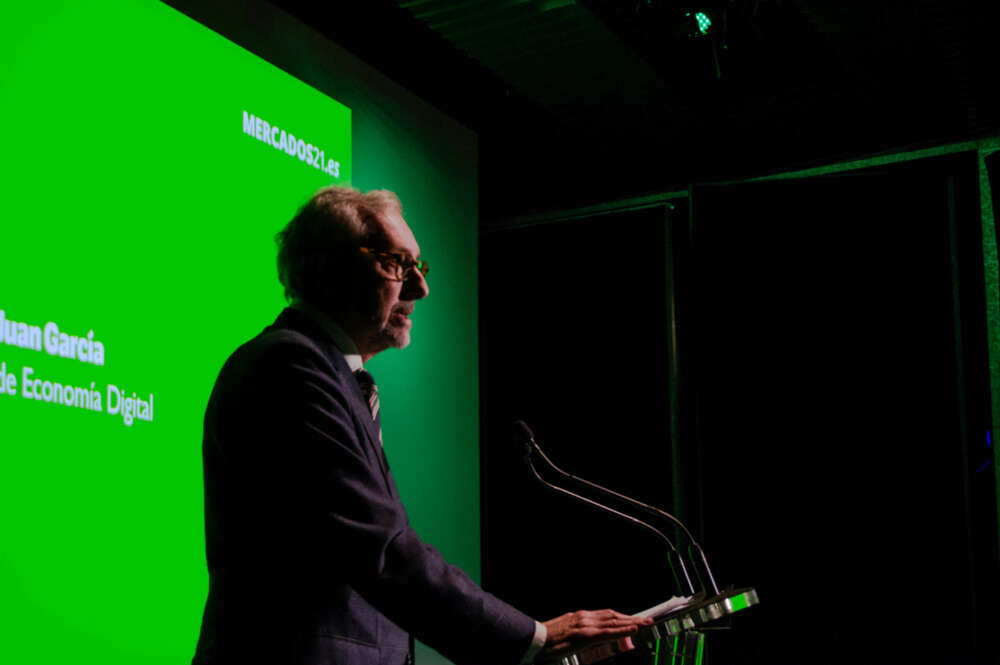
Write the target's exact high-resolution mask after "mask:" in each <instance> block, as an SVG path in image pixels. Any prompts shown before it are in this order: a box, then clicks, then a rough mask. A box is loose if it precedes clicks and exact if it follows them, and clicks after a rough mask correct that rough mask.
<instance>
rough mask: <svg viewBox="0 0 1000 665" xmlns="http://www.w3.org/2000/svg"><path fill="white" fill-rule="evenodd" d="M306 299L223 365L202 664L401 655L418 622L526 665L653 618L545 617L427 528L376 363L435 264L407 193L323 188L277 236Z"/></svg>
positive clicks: (467, 650)
mask: <svg viewBox="0 0 1000 665" xmlns="http://www.w3.org/2000/svg"><path fill="white" fill-rule="evenodd" d="M277 242H278V245H279V251H278V273H279V277H280V279H281V282H282V284H283V285H284V287H285V293H286V296H287V297H288V298H289V299H290V300H291V302H292V304H291V307H289V308H288V309H286V310H285V311H283V312H282V313H281V315H280V316H279V317H278V319H277V320H276V321H275V322H274V324H273V325H271V326H270V327H268V328H266V329H265V330H264V331H263V332H262V333H261V334H260V335H258V336H257V337H256V338H254V339H253V340H251V341H250V342H248V343H246V344H244V345H243V346H242V347H240V348H239V349H237V351H236V352H235V353H234V354H233V355H232V356H231V357H230V358H229V360H228V361H227V362H226V364H225V366H224V367H223V369H222V371H221V373H220V375H219V378H218V380H217V381H216V384H215V388H214V390H213V392H212V396H211V399H210V400H209V404H208V409H207V412H206V415H205V436H204V449H203V454H204V465H205V521H206V547H207V559H208V569H209V594H208V600H207V603H206V607H205V615H204V619H203V623H202V629H201V636H200V639H199V641H198V648H197V652H196V654H195V658H194V662H195V663H196V664H197V665H208V664H212V665H215V664H218V663H240V664H247V663H269V664H273V665H286V664H287V665H300V664H301V665H306V664H309V665H326V664H331V665H333V664H336V665H369V664H372V665H374V664H380V665H382V664H384V665H401V664H402V663H405V662H407V660H408V656H409V644H410V640H409V636H408V634H407V632H408V631H409V632H412V633H413V634H414V635H415V636H416V637H417V638H418V639H420V640H422V641H424V642H426V643H428V644H430V645H431V646H433V647H435V648H436V649H438V650H439V651H440V652H441V653H443V654H444V655H445V656H447V657H448V658H450V659H452V660H454V661H455V662H456V663H495V664H496V665H518V663H524V662H530V661H531V660H532V659H534V658H535V657H536V656H538V655H539V651H540V650H541V657H544V656H545V655H550V654H552V653H557V652H558V651H560V650H564V649H567V648H570V647H573V646H578V645H581V644H583V643H586V642H588V641H600V640H609V639H616V638H623V637H624V636H627V635H628V634H630V633H632V632H634V631H635V630H636V629H637V627H638V626H639V625H643V624H646V623H648V621H647V620H639V619H635V618H632V617H628V616H625V615H622V614H618V613H617V612H613V611H611V610H601V611H598V612H575V613H571V614H567V615H564V616H562V617H558V618H556V619H553V620H551V621H548V622H546V623H544V624H542V623H538V622H536V621H535V620H534V619H532V618H530V617H528V616H527V615H525V614H523V613H522V612H519V611H518V610H516V609H514V608H513V607H511V606H510V605H507V604H506V603H504V602H503V601H501V600H499V599H498V598H496V597H494V596H492V595H491V594H489V593H487V592H485V591H483V590H482V589H480V588H479V587H478V586H476V585H475V584H474V583H473V582H472V580H471V579H469V578H468V576H466V575H465V573H463V572H462V571H461V570H460V569H458V568H456V567H454V566H451V565H449V564H448V563H446V562H445V561H444V559H443V558H442V557H441V554H440V553H439V552H438V551H437V550H435V549H434V548H433V547H431V546H429V545H427V544H425V543H423V542H422V541H421V540H420V539H419V537H418V536H417V535H416V533H415V532H414V531H413V529H412V528H410V526H409V523H408V520H407V517H406V512H405V510H404V508H403V505H402V503H401V502H400V499H399V495H398V493H397V491H396V486H395V483H394V482H393V478H392V475H391V474H390V473H389V468H388V464H387V462H386V459H385V456H384V453H383V451H382V446H381V428H380V418H379V414H378V397H377V391H376V389H375V388H374V383H373V381H372V379H371V376H370V375H368V374H367V373H366V372H364V370H363V365H364V363H365V362H366V361H368V360H369V359H370V358H371V357H372V356H374V355H375V354H377V353H380V352H381V351H384V350H385V349H388V348H402V347H405V346H406V345H407V344H408V343H409V341H410V328H411V326H412V323H411V321H410V318H409V317H410V314H411V313H412V312H413V308H414V305H415V303H416V301H417V300H421V299H422V298H425V297H426V296H427V295H428V293H429V289H428V286H427V282H426V280H425V275H426V272H427V266H426V264H425V263H424V262H422V261H421V260H420V258H419V257H420V248H419V247H418V245H417V242H416V239H415V238H414V236H413V233H412V232H411V231H410V229H409V227H408V226H407V224H406V222H405V221H404V220H403V216H402V209H401V207H400V204H399V200H398V199H397V198H396V197H395V195H394V194H392V193H391V192H386V191H375V192H369V193H367V194H361V193H360V192H358V191H357V190H354V189H350V188H342V187H328V188H325V189H322V190H320V191H319V192H317V193H316V194H315V195H314V196H313V197H312V199H310V201H309V202H308V203H306V205H305V206H303V208H302V209H301V210H300V211H299V213H298V214H297V215H296V216H295V218H293V219H292V221H291V222H290V223H289V224H288V226H287V227H286V228H285V229H284V230H283V231H282V232H281V233H279V234H278V236H277Z"/></svg>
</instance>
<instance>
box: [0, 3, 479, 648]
mask: <svg viewBox="0 0 1000 665" xmlns="http://www.w3.org/2000/svg"><path fill="white" fill-rule="evenodd" d="M174 4H175V6H177V7H181V5H182V4H183V3H174ZM198 4H201V3H191V5H192V6H191V7H189V8H187V9H186V10H185V11H187V12H188V13H189V14H192V15H193V14H195V13H197V12H199V11H201V12H208V14H209V15H206V16H198V19H199V20H200V21H201V22H198V21H196V20H194V19H192V18H191V17H189V16H188V15H185V14H184V13H182V12H181V11H179V10H178V9H176V8H174V7H171V6H168V5H166V4H162V3H159V2H153V1H151V0H120V1H115V2H50V3H45V5H44V11H43V10H41V9H38V8H35V7H34V6H32V5H31V4H30V3H20V4H16V5H14V6H11V7H7V8H6V16H5V21H4V22H3V24H2V26H0V61H2V67H0V123H2V126H3V127H4V128H5V129H6V131H5V141H4V143H5V147H4V155H5V159H4V178H3V180H2V184H0V190H2V194H3V200H4V206H3V213H2V215H3V216H2V219H3V222H2V240H0V247H2V249H3V251H2V254H0V265H2V267H3V270H2V273H0V274H2V275H3V277H0V432H2V434H0V502H2V505H3V508H2V513H0V514H2V518H0V625H2V626H3V627H2V629H0V634H3V635H4V637H3V638H0V662H2V663H64V662H74V663H101V664H104V665H107V664H111V663H130V664H132V663H139V662H141V663H150V664H151V663H184V662H189V661H190V658H191V655H192V654H193V649H194V644H195V640H196V637H197V630H198V626H199V623H200V618H201V616H200V615H201V610H202V604H203V602H204V597H205V593H206V584H207V574H206V571H205V564H204V551H203V548H204V541H203V524H202V486H201V423H202V416H203V413H204V407H205V403H206V401H207V398H208V394H209V392H210V390H211V385H212V382H213V381H214V378H215V375H216V373H217V372H218V369H219V368H220V367H221V365H222V362H223V361H224V360H225V358H226V357H227V356H228V354H229V353H230V352H231V351H232V350H233V349H234V348H235V347H236V346H237V345H238V344H240V343H242V342H243V341H245V340H246V339H248V338H250V337H252V336H253V335H255V334H256V333H257V332H259V331H260V329H261V328H263V327H264V326H265V325H267V324H268V323H270V322H271V321H272V320H273V319H274V317H275V316H276V315H277V314H278V312H279V311H280V309H281V308H282V306H283V304H284V301H283V299H282V295H281V289H280V286H279V284H278V282H277V279H276V276H275V269H274V243H273V236H274V233H275V232H276V231H277V230H278V229H280V228H281V227H282V226H283V225H284V223H285V222H286V221H287V220H288V219H289V218H290V217H291V215H292V214H293V213H294V211H295V209H296V208H297V207H298V206H299V205H300V204H301V203H302V202H304V200H305V199H306V198H307V197H308V196H309V195H310V194H311V193H312V192H313V191H315V190H316V189H317V188H319V187H321V186H324V185H326V184H331V183H340V184H352V183H353V184H354V185H355V186H359V187H361V188H362V189H371V188H381V187H386V188H390V189H394V190H395V191H397V192H398V193H399V194H400V197H401V198H402V200H403V204H404V212H405V214H406V216H407V219H408V220H409V221H410V223H411V226H412V227H413V228H414V231H415V233H416V234H417V237H418V240H419V241H420V242H421V246H422V249H423V251H424V255H425V256H426V257H427V258H428V259H430V260H431V261H432V262H433V263H434V267H435V270H434V273H435V274H432V276H431V277H432V280H433V279H434V278H435V277H438V278H439V279H441V280H442V281H443V282H445V283H444V284H443V285H442V286H441V288H438V287H437V283H436V282H433V281H432V288H431V290H432V292H434V293H432V296H431V298H430V299H429V300H428V301H426V303H419V304H418V307H417V310H416V313H415V315H414V317H413V318H414V334H413V339H414V342H413V344H412V345H411V348H410V349H407V350H406V351H402V352H398V351H393V352H389V353H387V354H383V356H382V357H379V358H377V359H376V360H374V361H373V362H372V363H371V367H372V371H373V373H374V374H375V375H376V377H377V378H378V380H379V384H380V392H381V394H382V395H383V403H384V409H385V411H384V413H385V415H384V418H385V420H386V426H385V436H386V449H387V451H388V453H389V455H390V459H391V460H392V461H393V469H394V471H395V473H396V475H397V480H398V483H399V485H400V490H401V492H402V494H403V498H404V500H405V501H406V502H407V505H408V507H409V509H410V513H411V519H412V521H413V523H414V526H415V527H416V528H417V530H418V531H419V532H420V533H421V534H422V535H424V537H425V538H426V539H428V540H429V541H431V542H433V543H435V544H436V545H438V546H439V547H440V548H441V549H442V551H444V553H445V555H446V556H448V557H449V559H451V560H452V561H454V562H455V563H458V564H459V565H462V566H463V567H464V568H465V569H466V570H467V571H468V572H469V573H470V574H471V575H473V576H474V577H476V576H478V573H479V564H478V561H479V535H478V498H479V495H478V424H477V415H476V409H477V402H478V396H477V392H476V391H477V387H476V386H477V381H478V376H477V369H476V352H477V349H476V342H475V339H476V327H475V321H476V306H475V289H476V281H475V269H476V264H475V253H476V250H475V248H476V244H475V243H476V240H475V214H476V194H475V138H474V136H473V135H472V134H471V133H470V132H468V131H467V130H465V129H463V128H461V127H460V126H458V125H456V124H455V123H454V122H453V121H451V120H449V119H448V118H446V117H445V116H443V115H441V114H439V113H438V112H436V111H435V110H433V109H431V108H429V107H427V106H426V105H425V104H423V103H422V102H420V100H417V99H416V98H414V97H412V96H411V95H409V94H408V93H407V92H406V91H404V90H402V89H400V88H398V87H396V86H395V85H394V84H392V83H391V82H389V81H387V80H386V79H384V78H383V77H381V76H379V75H378V74H377V73H375V72H374V71H372V70H370V69H368V68H367V67H366V66H365V65H364V64H363V63H360V62H358V61H357V60H355V59H353V58H352V57H351V56H349V55H348V54H346V53H344V52H343V51H341V50H340V49H339V48H337V47H336V46H335V45H332V44H329V43H328V42H325V41H323V40H322V39H320V38H319V37H318V36H316V35H315V34H313V33H312V32H310V31H309V30H308V29H307V28H305V27H304V26H302V25H300V24H298V23H296V22H295V21H293V20H292V19H290V18H289V17H287V16H285V15H284V14H281V13H280V12H278V11H277V10H275V9H274V8H271V7H269V6H267V5H264V4H263V3H261V4H260V5H257V6H255V5H253V4H252V3H250V4H246V3H244V4H242V5H240V6H241V7H243V9H244V12H242V13H241V12H233V11H230V10H227V9H226V8H225V7H222V8H219V7H215V8H212V7H197V6H196V5H198ZM212 11H216V12H218V14H219V16H218V17H214V18H213V17H212V16H211V15H210V13H211V12H212ZM251 15H252V16H253V17H254V18H253V19H250V18H248V17H250V16H251ZM255 21H256V23H255ZM262 24H266V25H267V26H269V29H270V30H271V31H273V32H272V34H269V35H267V36H263V37H262V36H261V32H260V30H259V26H260V25H262ZM206 25H208V26H211V29H210V28H209V27H206ZM220 33H222V34H227V36H229V37H230V38H231V39H233V40H234V41H230V40H229V39H227V38H224V37H223V36H221V34H220ZM235 42H240V43H241V44H243V46H240V45H237V43H235ZM244 46H246V47H247V48H244ZM248 48H249V49H250V50H247V49H248ZM251 51H254V52H255V53H259V54H261V55H263V56H264V57H267V59H268V60H270V61H271V62H268V60H265V59H263V58H262V57H259V56H258V55H255V54H254V52H251ZM271 63H278V64H280V68H279V66H276V64H271ZM288 72H294V74H295V75H294V76H293V75H291V74H290V73H288ZM303 81H308V84H307V83H305V82H303ZM352 155H353V159H352ZM422 305H426V306H422ZM431 375H432V376H434V383H433V384H430V383H428V382H426V378H425V377H427V376H431ZM414 385H425V387H424V388H423V389H421V390H420V391H417V392H414V391H413V389H412V386H414ZM456 414H460V415H459V416H457V417H456ZM434 660H436V657H435V655H434V654H431V653H426V654H425V658H424V661H423V662H428V661H431V662H433V661H434Z"/></svg>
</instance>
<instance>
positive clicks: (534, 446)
mask: <svg viewBox="0 0 1000 665" xmlns="http://www.w3.org/2000/svg"><path fill="white" fill-rule="evenodd" d="M514 429H515V433H516V436H517V438H518V439H519V440H520V441H521V442H522V443H523V444H524V448H525V456H524V461H525V462H526V463H527V464H528V466H529V467H530V468H531V472H532V473H533V474H534V476H535V478H537V479H538V480H539V482H541V483H542V484H543V485H545V486H546V487H549V488H551V489H553V490H556V491H557V492H561V493H563V494H567V495H569V496H572V497H574V498H576V499H578V500H580V501H582V502H584V503H587V504H590V505H592V506H595V507H597V508H600V509H602V510H604V511H606V512H609V513H612V514H614V515H618V516H619V517H622V518H624V519H626V520H628V521H630V522H632V523H634V524H639V525H641V526H643V527H645V528H647V529H649V530H650V531H652V532H653V533H655V534H657V535H658V536H659V537H660V538H661V539H662V540H663V541H664V542H665V543H667V546H668V547H669V548H670V550H671V551H672V552H673V553H674V555H675V556H676V557H677V561H678V563H679V564H680V568H681V571H682V572H683V573H684V578H685V581H686V582H687V587H688V589H690V592H691V595H694V593H695V591H694V587H693V585H692V584H691V578H690V577H689V576H688V572H687V568H686V566H685V565H684V558H683V557H682V556H681V555H680V553H679V552H678V551H677V548H676V547H674V544H673V542H671V541H670V539H669V538H667V537H666V535H664V534H663V533H662V532H661V531H660V530H659V529H657V528H655V527H653V526H652V525H650V524H648V523H646V522H644V521H642V520H640V519H638V518H636V517H633V516H632V515H628V514H626V513H623V512H620V511H618V510H615V509H614V508H611V507H609V506H606V505H604V504H603V503H599V502H597V501H594V500H593V499H589V498H587V497H585V496H582V495H579V494H577V493H575V492H572V491H570V490H568V489H566V488H564V487H561V486H559V485H555V484H553V483H551V482H549V481H547V480H545V479H544V478H542V476H541V474H539V473H538V470H537V469H536V468H535V465H534V463H533V461H532V454H533V453H538V455H539V456H540V457H541V458H542V460H544V461H545V463H546V464H547V465H548V466H549V468H551V469H553V470H554V471H555V472H556V473H558V474H559V475H560V476H562V477H563V478H568V479H569V480H572V481H575V482H577V483H580V484H582V485H586V486H587V487H590V488H592V489H595V490H597V491H599V492H601V493H603V494H605V495H607V496H612V497H615V498H616V499H618V500H620V501H624V502H625V503H627V504H629V505H632V506H635V507H636V508H639V509H641V510H644V511H646V512H648V513H651V514H653V515H656V516H658V517H662V518H664V519H666V520H669V521H670V522H672V523H673V524H675V525H676V526H677V527H679V528H680V529H681V530H682V531H683V532H684V535H686V536H687V538H688V541H689V542H690V545H689V549H688V556H691V549H695V550H697V551H698V554H699V558H700V559H701V564H702V567H703V568H704V569H705V574H706V576H707V577H708V583H709V588H710V591H709V590H706V589H705V588H704V586H705V585H704V581H703V580H702V579H701V575H700V574H699V571H698V565H697V564H696V563H695V561H694V557H693V556H692V557H691V562H692V563H695V566H694V569H695V575H697V577H698V581H699V583H700V584H701V586H702V590H703V591H706V593H709V594H710V595H713V596H714V595H718V593H719V587H718V586H717V585H716V583H715V578H714V577H713V575H712V569H711V568H710V567H709V565H708V559H707V558H706V557H705V550H703V549H702V547H701V545H699V544H698V541H696V540H695V538H694V536H693V535H691V531H690V530H689V529H688V528H687V526H685V525H684V523H683V522H681V521H680V520H679V519H677V518H676V517H674V516H673V515H671V514H670V513H668V512H667V511H665V510H663V509H661V508H657V507H656V506H650V505H649V504H646V503H643V502H642V501H639V500H638V499H633V498H632V497H629V496H625V495H624V494H621V493H619V492H616V491H614V490H611V489H608V488H607V487H603V486H601V485H598V484H597V483H593V482H591V481H589V480H587V479H585V478H580V477H579V476H575V475H573V474H571V473H569V472H567V471H564V470H562V469H561V468H559V467H558V466H556V464H555V463H554V462H553V461H552V460H550V459H549V457H548V455H546V454H545V452H544V451H543V450H542V448H541V446H539V445H538V443H537V442H536V441H535V435H534V433H533V432H532V431H531V428H530V427H528V425H527V424H526V423H525V422H524V421H523V420H518V421H515V422H514ZM671 572H674V579H675V580H676V579H677V574H676V572H675V571H674V570H673V565H672V564H671ZM678 587H680V583H679V581H678Z"/></svg>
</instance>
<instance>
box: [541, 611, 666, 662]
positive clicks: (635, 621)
mask: <svg viewBox="0 0 1000 665" xmlns="http://www.w3.org/2000/svg"><path fill="white" fill-rule="evenodd" d="M652 623H653V620H652V619H650V618H639V617H632V616H629V615H627V614H622V613H620V612H615V611H614V610H596V611H591V610H580V611H578V612H570V613H568V614H564V615H562V616H561V617H556V618H555V619H551V620H549V621H546V622H545V628H546V630H547V631H548V638H547V639H546V640H545V646H544V647H542V655H544V656H548V655H556V654H558V653H559V652H560V651H566V650H569V649H580V648H582V647H585V646H587V645H592V644H598V643H600V642H609V641H611V640H624V639H625V638H627V637H628V636H629V635H631V634H633V633H635V632H636V631H637V630H639V627H640V626H648V625H650V624H652ZM622 644H623V645H624V644H625V642H622ZM628 647H631V641H629V642H628Z"/></svg>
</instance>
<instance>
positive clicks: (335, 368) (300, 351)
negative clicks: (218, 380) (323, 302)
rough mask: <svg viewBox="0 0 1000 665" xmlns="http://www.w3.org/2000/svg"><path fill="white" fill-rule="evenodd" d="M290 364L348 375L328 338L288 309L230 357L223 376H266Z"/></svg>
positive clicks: (317, 328)
mask: <svg viewBox="0 0 1000 665" xmlns="http://www.w3.org/2000/svg"><path fill="white" fill-rule="evenodd" d="M289 363H301V364H306V365H308V366H311V367H316V368H317V369H322V370H323V371H325V372H327V373H331V374H343V373H345V372H347V373H350V369H349V368H348V367H347V364H346V362H345V361H344V354H343V353H341V351H340V350H339V349H338V348H337V346H336V345H335V344H333V343H332V341H331V340H330V339H329V337H328V336H327V335H326V334H325V333H324V332H323V331H322V330H321V329H320V328H319V327H317V326H315V325H312V324H311V322H310V321H308V320H307V319H305V318H304V317H301V316H300V315H298V313H297V312H295V311H294V310H290V309H286V310H285V311H283V312H282V313H281V315H280V316H278V318H277V320H276V321H275V322H274V323H272V324H271V325H269V326H267V327H266V328H264V329H263V330H262V331H261V332H260V333H259V334H257V335H256V336H255V337H253V338H252V339H250V340H248V341H247V342H244V343H243V344H242V345H240V346H239V348H237V349H236V350H235V351H234V352H233V353H232V355H230V356H229V359H228V360H227V361H226V364H225V366H224V368H223V372H224V373H225V372H234V371H235V372H237V373H243V372H246V373H257V372H268V371H270V370H274V369H278V368H281V367H284V366H287V365H288V364H289Z"/></svg>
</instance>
